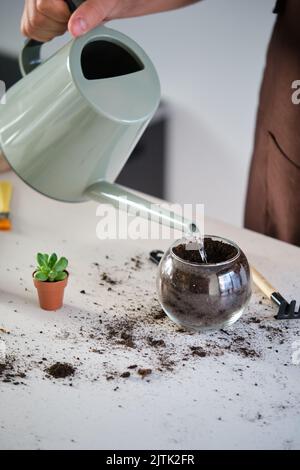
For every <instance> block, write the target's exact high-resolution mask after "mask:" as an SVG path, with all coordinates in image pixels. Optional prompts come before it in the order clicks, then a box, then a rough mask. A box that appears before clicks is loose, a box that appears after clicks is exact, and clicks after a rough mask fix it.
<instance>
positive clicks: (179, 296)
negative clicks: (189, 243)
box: [157, 235, 251, 331]
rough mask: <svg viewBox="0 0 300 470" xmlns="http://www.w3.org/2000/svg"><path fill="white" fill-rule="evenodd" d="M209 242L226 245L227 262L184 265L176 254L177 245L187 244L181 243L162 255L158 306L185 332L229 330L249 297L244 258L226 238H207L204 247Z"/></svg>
mask: <svg viewBox="0 0 300 470" xmlns="http://www.w3.org/2000/svg"><path fill="white" fill-rule="evenodd" d="M209 239H211V240H212V242H213V243H215V242H217V243H219V242H221V243H223V244H225V245H228V246H227V247H225V248H226V249H227V251H229V259H228V257H227V259H225V260H224V261H220V262H215V263H211V262H208V263H207V264H200V263H199V262H192V261H187V260H185V259H183V258H182V257H180V256H178V254H176V252H178V250H179V249H178V247H179V245H186V240H185V239H181V240H177V241H176V242H175V243H174V244H173V245H172V246H171V247H170V248H169V249H168V251H166V252H165V254H164V256H163V258H162V259H161V262H160V264H159V268H158V275H157V291H158V298H159V302H160V304H161V306H162V308H163V310H164V311H165V313H166V314H167V315H168V317H169V318H170V319H171V320H172V321H174V322H175V323H177V324H178V325H180V326H181V327H183V328H186V329H192V330H198V331H199V330H212V329H218V328H225V327H228V326H231V325H232V324H233V323H235V322H236V321H237V320H238V319H239V318H240V316H241V315H242V313H243V311H244V309H245V307H246V305H247V303H248V302H249V299H250V297H251V277H250V268H249V264H248V261H247V258H246V256H245V254H244V253H243V252H242V250H241V249H240V248H239V247H238V246H237V245H236V244H235V243H234V242H232V241H230V240H227V239H226V238H221V237H216V236H212V235H206V236H205V237H204V245H205V243H206V242H207V243H210V242H209V241H208V240H209ZM211 246H213V245H211ZM218 246H219V247H220V246H221V245H218ZM179 248H182V247H179ZM221 248H224V245H222V246H221ZM208 261H209V259H208Z"/></svg>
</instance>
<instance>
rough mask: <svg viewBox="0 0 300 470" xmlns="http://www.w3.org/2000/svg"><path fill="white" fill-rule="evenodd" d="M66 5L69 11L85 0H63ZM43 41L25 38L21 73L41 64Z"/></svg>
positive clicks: (23, 73)
mask: <svg viewBox="0 0 300 470" xmlns="http://www.w3.org/2000/svg"><path fill="white" fill-rule="evenodd" d="M64 1H65V3H66V4H67V5H68V7H69V9H70V12H71V13H74V11H75V10H76V9H77V8H78V7H80V5H81V4H82V3H83V2H84V1H85V0H64ZM42 45H43V43H42V42H39V41H36V40H35V39H27V40H26V41H25V44H24V47H23V49H22V51H21V54H20V59H19V64H20V69H21V72H22V75H23V76H24V75H27V74H28V73H30V72H32V70H34V69H35V68H36V67H37V66H38V65H40V64H41V62H42V59H41V47H42Z"/></svg>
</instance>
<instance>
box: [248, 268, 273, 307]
mask: <svg viewBox="0 0 300 470" xmlns="http://www.w3.org/2000/svg"><path fill="white" fill-rule="evenodd" d="M251 274H252V279H253V282H254V284H255V285H256V286H257V287H258V288H259V289H260V290H261V291H262V292H263V293H264V294H265V295H266V296H267V297H268V299H270V298H271V295H272V294H273V293H274V292H276V289H275V288H274V287H273V286H272V285H271V284H270V283H269V282H268V281H267V279H265V278H264V277H263V276H262V275H261V274H260V273H259V272H258V271H257V270H256V269H255V268H253V266H251Z"/></svg>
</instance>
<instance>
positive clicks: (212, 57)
mask: <svg viewBox="0 0 300 470" xmlns="http://www.w3.org/2000/svg"><path fill="white" fill-rule="evenodd" d="M274 3H275V0H204V1H203V2H200V3H198V4H196V5H193V6H190V7H188V8H185V9H182V10H179V11H176V12H169V13H164V14H159V15H152V16H149V17H144V18H135V19H130V20H122V21H115V22H113V23H111V26H113V27H115V28H116V29H120V30H121V31H123V32H124V33H126V34H128V35H130V36H131V37H132V38H134V39H135V40H137V41H138V42H139V43H140V44H141V45H142V46H143V47H144V48H145V49H146V51H147V52H148V53H149V55H150V56H151V58H152V59H153V61H154V63H155V65H156V67H157V69H158V72H159V75H160V78H161V83H162V91H163V95H164V97H165V98H167V99H168V100H169V103H170V110H171V125H170V131H169V155H168V164H167V166H168V168H167V182H166V183H167V196H168V199H169V200H171V201H174V202H180V203H197V202H198V203H204V204H205V208H206V214H207V215H209V216H211V217H215V218H218V219H221V220H224V221H227V222H232V223H234V224H237V225H241V224H242V219H243V207H244V199H245V191H246V184H247V174H248V167H249V162H250V156H251V151H252V141H253V132H254V124H255V113H256V106H257V98H258V91H259V86H260V80H261V75H262V70H263V65H264V58H265V53H266V48H267V44H268V40H269V37H270V34H271V29H272V25H273V23H274V19H275V15H273V14H272V9H273V6H274ZM22 7H23V0H1V3H0V48H1V49H2V50H6V51H8V52H11V53H17V52H18V50H19V48H20V47H21V45H22V37H21V35H20V33H19V29H18V28H19V19H20V16H21V12H22ZM58 42H60V41H58ZM0 79H1V77H0Z"/></svg>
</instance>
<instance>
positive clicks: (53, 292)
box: [33, 273, 69, 311]
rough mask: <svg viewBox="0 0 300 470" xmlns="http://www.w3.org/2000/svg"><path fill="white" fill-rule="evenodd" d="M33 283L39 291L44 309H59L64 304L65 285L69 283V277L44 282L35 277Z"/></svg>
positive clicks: (41, 305)
mask: <svg viewBox="0 0 300 470" xmlns="http://www.w3.org/2000/svg"><path fill="white" fill-rule="evenodd" d="M34 274H35V273H33V283H34V285H35V287H36V288H37V291H38V296H39V301H40V307H41V308H42V309H43V310H50V311H53V310H59V309H60V308H61V307H62V306H63V299H64V292H65V287H66V285H67V284H68V279H69V273H67V274H68V277H66V279H64V280H63V281H57V282H43V281H39V280H38V279H35V278H34Z"/></svg>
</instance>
